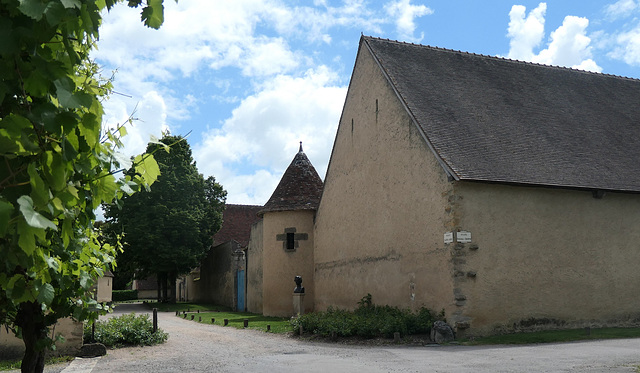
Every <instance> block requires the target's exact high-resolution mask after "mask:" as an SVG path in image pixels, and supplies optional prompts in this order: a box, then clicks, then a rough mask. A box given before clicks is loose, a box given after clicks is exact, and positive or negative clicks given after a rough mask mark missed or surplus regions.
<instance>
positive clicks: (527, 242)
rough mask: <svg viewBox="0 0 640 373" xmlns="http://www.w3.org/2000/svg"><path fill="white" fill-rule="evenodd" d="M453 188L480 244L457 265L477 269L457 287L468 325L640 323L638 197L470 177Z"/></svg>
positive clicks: (486, 328) (477, 328)
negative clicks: (598, 196)
mask: <svg viewBox="0 0 640 373" xmlns="http://www.w3.org/2000/svg"><path fill="white" fill-rule="evenodd" d="M455 195H456V199H457V201H458V203H457V205H456V206H454V207H453V208H454V211H453V213H454V215H457V216H459V217H460V228H461V229H463V230H467V231H470V232H471V235H472V241H473V242H472V244H474V245H476V246H477V250H473V249H470V247H469V246H470V245H469V244H466V245H463V246H464V247H461V248H459V250H457V251H458V252H459V258H460V259H461V262H460V265H459V266H458V268H456V269H457V270H460V271H461V272H468V271H472V272H476V274H477V275H476V277H475V278H469V277H467V276H459V277H458V278H459V279H460V281H458V283H457V284H456V289H458V293H459V294H461V295H462V296H463V297H464V298H466V299H464V300H463V301H462V302H460V303H461V305H460V306H459V307H458V308H459V310H458V313H459V315H460V316H461V318H468V321H469V322H470V325H471V327H472V329H471V330H470V332H473V333H483V332H491V331H496V328H498V329H497V330H500V329H506V330H511V329H513V328H514V324H516V325H515V326H516V329H527V328H554V327H574V326H575V327H580V326H589V325H590V326H600V325H625V324H629V323H632V322H633V321H634V320H635V321H636V322H638V321H640V299H639V298H638V297H637V289H638V288H640V272H639V271H638V263H640V250H639V248H640V229H638V227H639V226H640V196H638V195H629V194H619V193H608V194H607V195H606V196H605V197H604V198H603V199H595V198H593V197H592V194H591V192H589V191H573V190H562V189H548V188H530V187H516V186H501V185H488V184H473V183H458V184H457V185H456V193H455ZM454 251H456V250H455V249H454ZM532 318H533V320H532ZM523 320H525V322H524V323H521V321H523Z"/></svg>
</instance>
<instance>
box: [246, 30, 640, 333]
mask: <svg viewBox="0 0 640 373" xmlns="http://www.w3.org/2000/svg"><path fill="white" fill-rule="evenodd" d="M296 158H298V155H297V156H296ZM304 158H305V159H306V157H304ZM306 161H308V160H306ZM302 163H304V160H303V161H302ZM294 164H295V158H294V162H292V165H294ZM290 167H292V166H290ZM314 172H315V171H314ZM306 175H307V176H308V177H309V178H310V180H311V181H312V182H314V183H315V182H316V180H315V176H314V175H313V174H312V173H310V172H309V173H307V174H306ZM298 176H300V175H298ZM296 180H297V179H296ZM297 182H299V183H300V182H302V181H299V180H298V181H297ZM318 188H321V198H320V200H319V203H318V202H317V200H316V199H315V198H316V196H315V195H312V196H311V197H310V200H309V201H307V202H309V203H308V204H305V201H302V200H300V199H297V200H295V203H293V202H292V203H290V204H287V203H284V202H286V201H287V200H286V197H285V196H280V195H276V193H274V197H272V199H274V198H276V200H274V201H273V203H272V204H271V206H272V208H269V207H268V206H266V207H265V209H263V210H262V215H263V216H264V218H263V222H262V223H261V225H259V226H256V227H254V228H256V229H254V231H253V232H252V233H253V234H252V238H251V242H250V243H249V245H248V247H249V250H248V261H249V265H248V271H247V273H248V278H247V281H248V283H249V284H250V286H248V304H249V305H250V307H249V308H250V310H251V308H253V310H257V311H263V312H264V313H265V314H273V315H291V314H292V313H293V306H292V300H291V295H292V294H291V293H292V290H293V287H294V283H293V277H294V276H295V275H298V274H301V275H303V278H304V286H305V287H306V289H307V292H306V299H305V304H306V306H307V307H308V308H309V309H314V310H324V309H326V308H327V307H329V306H338V307H344V308H353V307H355V306H356V303H357V301H358V300H359V299H361V298H362V297H363V296H365V295H366V294H368V293H370V294H371V295H372V297H373V301H374V302H375V303H377V304H389V305H393V306H398V307H402V308H410V309H418V308H420V307H422V306H426V307H428V308H431V309H433V310H434V311H436V312H439V311H440V310H444V311H445V315H446V318H447V321H448V322H449V323H450V324H451V325H452V326H454V327H455V328H456V330H457V332H458V334H459V335H462V334H467V335H476V334H489V333H495V332H500V331H510V330H514V329H519V330H523V329H537V328H557V327H572V326H575V327H580V326H600V325H630V324H637V323H638V322H639V321H640V298H638V297H636V295H637V293H638V289H639V288H640V271H638V269H637V268H638V266H639V265H640V228H639V227H640V195H638V192H640V81H638V80H635V79H628V78H624V77H618V76H611V75H605V74H598V73H591V72H585V71H579V70H573V69H568V68H562V67H555V66H545V65H538V64H532V63H525V62H520V61H513V60H507V59H503V58H497V57H489V56H483V55H475V54H471V53H465V52H459V51H453V50H447V49H441V48H435V47H429V46H423V45H416V44H408V43H402V42H396V41H390V40H385V39H378V38H372V37H366V36H363V37H362V38H361V39H360V46H359V49H358V54H357V58H356V61H355V67H354V69H353V75H352V77H351V81H350V84H349V89H348V93H347V97H346V101H345V104H344V108H343V112H342V116H341V118H340V122H339V127H338V131H337V135H336V138H335V143H334V146H333V150H332V154H331V159H330V163H329V167H328V170H327V174H326V177H325V180H324V186H322V185H320V186H318V185H317V183H316V184H313V188H312V189H313V190H317V189H318ZM291 190H294V189H291ZM294 192H296V193H299V190H297V191H296V190H294ZM279 201H280V202H282V201H284V202H283V203H280V204H278V202H279ZM268 205H269V204H268ZM273 206H275V207H273ZM258 228H259V229H258ZM252 247H254V248H257V249H256V250H254V254H253V255H252V250H251V248H252ZM252 260H253V262H252ZM252 263H253V264H252ZM252 266H253V267H255V268H256V269H254V270H252ZM298 272H304V274H302V273H298ZM252 273H258V274H259V275H260V276H261V277H260V279H259V281H254V282H253V283H252V279H251V276H252ZM252 292H253V293H252ZM252 294H254V295H255V296H254V299H257V301H256V302H255V303H252Z"/></svg>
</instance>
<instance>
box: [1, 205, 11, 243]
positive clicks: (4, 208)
mask: <svg viewBox="0 0 640 373" xmlns="http://www.w3.org/2000/svg"><path fill="white" fill-rule="evenodd" d="M13 210H14V208H13V205H12V204H10V203H9V202H7V201H0V237H4V235H5V234H6V233H7V228H8V227H9V219H11V214H12V213H13Z"/></svg>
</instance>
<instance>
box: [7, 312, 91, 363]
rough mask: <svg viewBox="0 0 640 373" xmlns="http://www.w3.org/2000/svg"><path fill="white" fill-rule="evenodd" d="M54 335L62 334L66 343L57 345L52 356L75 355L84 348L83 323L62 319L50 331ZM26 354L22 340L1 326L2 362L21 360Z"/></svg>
mask: <svg viewBox="0 0 640 373" xmlns="http://www.w3.org/2000/svg"><path fill="white" fill-rule="evenodd" d="M50 332H51V334H52V335H54V336H55V335H58V334H62V336H63V337H64V342H57V343H56V350H55V351H51V354H52V355H56V356H62V355H75V354H76V353H77V352H78V350H79V349H80V347H82V323H81V322H77V321H73V320H71V319H68V318H67V319H60V320H58V323H57V324H56V325H55V326H54V327H52V328H51V330H50ZM23 354H24V343H23V342H22V339H19V338H16V337H15V336H14V335H13V332H11V331H10V330H9V331H8V330H7V328H5V327H4V326H0V360H8V359H20V358H22V355H23Z"/></svg>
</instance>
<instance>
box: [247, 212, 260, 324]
mask: <svg viewBox="0 0 640 373" xmlns="http://www.w3.org/2000/svg"><path fill="white" fill-rule="evenodd" d="M262 253H263V250H262V220H260V221H258V222H257V223H255V224H253V225H252V226H251V240H250V241H249V245H248V247H247V299H246V302H247V311H249V312H253V313H262V261H263V257H262Z"/></svg>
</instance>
